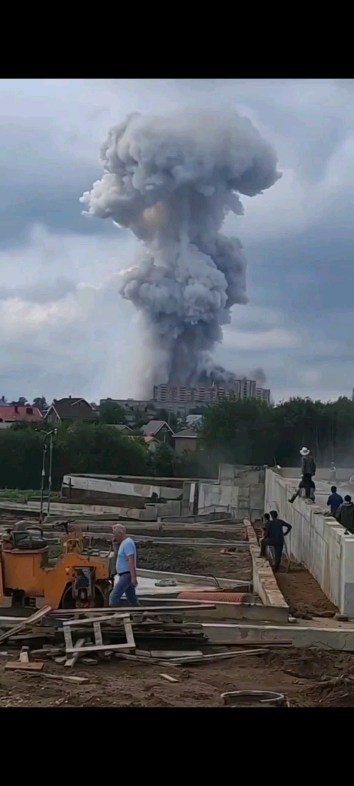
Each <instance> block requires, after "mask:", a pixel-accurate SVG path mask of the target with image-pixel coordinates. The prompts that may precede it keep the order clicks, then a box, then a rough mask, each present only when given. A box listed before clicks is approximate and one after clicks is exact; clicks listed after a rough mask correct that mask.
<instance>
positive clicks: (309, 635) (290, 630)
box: [203, 619, 354, 652]
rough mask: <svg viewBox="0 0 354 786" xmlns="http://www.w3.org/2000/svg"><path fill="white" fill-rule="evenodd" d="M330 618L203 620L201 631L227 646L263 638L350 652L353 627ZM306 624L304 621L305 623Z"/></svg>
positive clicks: (353, 641)
mask: <svg viewBox="0 0 354 786" xmlns="http://www.w3.org/2000/svg"><path fill="white" fill-rule="evenodd" d="M324 622H326V623H330V622H331V623H333V622H334V620H326V621H325V620H322V619H321V620H309V621H308V620H301V625H296V624H295V625H292V624H290V623H288V624H287V625H265V624H261V623H256V622H255V623H253V624H251V625H249V624H247V623H240V624H238V625H231V624H227V623H222V622H220V623H203V631H204V633H205V634H206V635H207V636H208V638H209V642H210V643H211V644H218V645H229V644H234V643H235V642H236V641H243V642H252V641H261V640H263V639H266V640H268V641H269V640H270V639H274V640H275V641H277V640H278V639H289V640H290V641H291V642H292V643H293V645H294V647H324V648H330V649H334V650H339V651H344V652H354V626H353V625H350V624H349V623H340V624H337V625H334V624H332V626H330V625H329V624H326V625H325V624H324ZM305 623H308V624H305Z"/></svg>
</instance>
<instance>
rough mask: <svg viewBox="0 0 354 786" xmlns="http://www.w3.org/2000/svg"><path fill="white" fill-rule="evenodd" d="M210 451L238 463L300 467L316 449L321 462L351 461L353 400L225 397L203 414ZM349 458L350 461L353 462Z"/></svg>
mask: <svg viewBox="0 0 354 786" xmlns="http://www.w3.org/2000/svg"><path fill="white" fill-rule="evenodd" d="M202 438H203V442H204V445H205V449H206V450H208V451H209V452H211V451H213V452H214V454H215V455H217V456H218V458H219V459H221V460H225V461H230V462H232V463H236V464H268V465H272V464H274V463H275V462H276V463H277V464H280V466H297V465H298V464H299V450H300V448H301V447H303V446H305V447H308V448H310V449H311V451H312V453H313V455H314V457H315V460H316V462H317V464H318V465H322V466H326V465H329V464H330V462H331V461H334V462H335V463H336V464H338V465H342V466H345V465H347V466H348V465H349V466H350V464H351V463H352V461H353V458H354V442H353V440H354V402H353V401H351V400H350V399H348V398H345V397H341V398H339V399H338V400H337V401H335V402H329V403H324V402H322V401H312V400H311V399H308V398H306V399H303V398H291V399H290V400H289V401H285V402H282V403H280V404H278V405H277V406H268V405H267V404H265V403H262V402H258V401H256V400H255V399H245V400H242V401H223V402H220V403H219V404H217V405H216V406H215V407H211V408H209V409H208V411H207V412H206V413H205V415H204V425H203V429H202ZM348 462H349V464H348Z"/></svg>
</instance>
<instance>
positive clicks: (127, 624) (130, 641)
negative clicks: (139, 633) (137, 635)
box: [123, 617, 135, 650]
mask: <svg viewBox="0 0 354 786" xmlns="http://www.w3.org/2000/svg"><path fill="white" fill-rule="evenodd" d="M123 625H124V630H125V635H126V637H127V644H129V645H130V647H131V649H134V650H135V639H134V634H133V628H132V624H131V621H130V619H129V617H125V619H123Z"/></svg>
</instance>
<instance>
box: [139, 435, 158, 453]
mask: <svg viewBox="0 0 354 786" xmlns="http://www.w3.org/2000/svg"><path fill="white" fill-rule="evenodd" d="M143 440H144V442H145V445H147V447H148V448H149V450H151V452H152V453H153V452H154V450H156V448H157V446H158V444H159V440H158V439H156V437H153V436H152V434H150V436H148V437H143Z"/></svg>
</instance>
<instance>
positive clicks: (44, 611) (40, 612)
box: [0, 606, 52, 643]
mask: <svg viewBox="0 0 354 786" xmlns="http://www.w3.org/2000/svg"><path fill="white" fill-rule="evenodd" d="M51 610H52V607H51V606H43V608H42V609H39V610H38V611H36V612H35V613H34V614H32V615H31V616H30V617H26V619H23V618H22V619H21V622H20V623H19V625H15V626H14V627H12V628H10V630H7V631H6V633H3V634H2V635H1V636H0V643H1V642H2V641H6V639H9V638H10V636H14V634H15V633H19V632H20V631H21V630H23V629H24V628H26V627H27V626H28V625H33V623H34V622H38V621H39V620H41V619H42V617H45V616H46V614H49V612H50V611H51Z"/></svg>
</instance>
